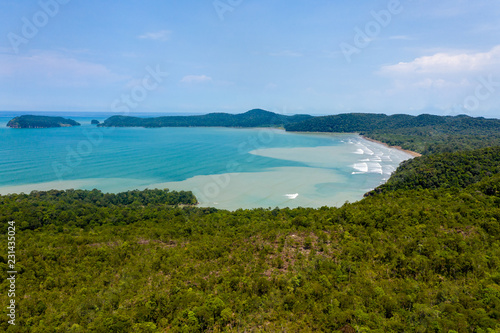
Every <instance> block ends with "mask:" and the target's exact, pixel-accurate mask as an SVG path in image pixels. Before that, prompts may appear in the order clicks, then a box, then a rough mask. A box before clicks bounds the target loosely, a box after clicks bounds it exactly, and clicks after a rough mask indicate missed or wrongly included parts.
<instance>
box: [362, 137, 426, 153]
mask: <svg viewBox="0 0 500 333" xmlns="http://www.w3.org/2000/svg"><path fill="white" fill-rule="evenodd" d="M360 136H361V137H362V138H363V139H365V140H368V141H371V142H375V143H378V144H381V145H384V146H386V147H388V148H394V149H397V150H399V151H403V152H405V153H407V154H410V155H411V156H413V157H420V156H422V154H419V153H417V152H414V151H411V150H407V149H403V148H401V147H400V146H390V145H388V144H387V143H385V142H382V141H378V140H375V139H371V138H367V137H366V136H364V135H360Z"/></svg>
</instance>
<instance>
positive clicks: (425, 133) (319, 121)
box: [285, 113, 500, 154]
mask: <svg viewBox="0 0 500 333" xmlns="http://www.w3.org/2000/svg"><path fill="white" fill-rule="evenodd" d="M285 128H286V130H287V131H297V132H304V131H307V132H339V133H342V132H358V133H360V134H362V135H365V136H367V137H369V138H372V139H375V140H379V141H382V142H384V143H387V144H389V145H391V146H401V147H402V148H404V149H408V150H412V151H416V152H418V153H421V154H431V153H441V152H453V151H459V150H471V149H478V148H483V147H492V146H500V120H499V119H485V118H473V117H469V116H466V115H460V116H454V117H452V116H435V115H428V114H423V115H419V116H411V115H402V114H399V115H392V116H387V115H384V114H367V113H349V114H340V115H334V116H325V117H316V118H312V119H307V120H305V121H303V122H300V123H293V124H288V125H286V126H285Z"/></svg>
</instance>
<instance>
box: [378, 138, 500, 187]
mask: <svg viewBox="0 0 500 333" xmlns="http://www.w3.org/2000/svg"><path fill="white" fill-rule="evenodd" d="M495 174H500V147H493V148H483V149H480V150H473V151H462V152H455V153H444V154H438V155H428V156H423V157H420V158H415V159H412V160H408V161H405V162H403V163H402V164H401V165H400V166H399V168H398V169H397V171H396V173H395V174H394V175H392V177H391V178H390V179H389V180H388V181H387V183H385V184H384V185H381V186H380V187H378V188H377V189H375V192H380V191H394V190H400V189H437V188H465V187H467V186H469V185H471V184H474V183H477V182H479V181H481V180H482V179H484V178H486V177H490V176H492V175H495ZM372 193H373V192H372Z"/></svg>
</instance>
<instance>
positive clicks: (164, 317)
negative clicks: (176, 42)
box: [0, 148, 500, 333]
mask: <svg viewBox="0 0 500 333" xmlns="http://www.w3.org/2000/svg"><path fill="white" fill-rule="evenodd" d="M453 161H456V165H453ZM497 161H498V148H493V149H483V150H478V151H473V152H467V153H460V154H443V155H436V156H429V157H423V158H417V159H414V160H413V161H412V162H408V163H407V164H406V165H404V166H402V167H401V168H400V169H398V171H397V172H396V174H395V175H394V176H393V180H391V181H392V182H393V184H396V185H394V187H392V188H388V189H387V190H385V191H383V192H382V193H378V194H374V195H373V196H370V197H368V198H365V199H364V200H362V201H360V202H357V203H353V204H345V205H344V206H342V207H340V208H326V207H325V208H321V209H316V210H315V209H304V208H298V209H281V210H280V209H256V210H238V211H236V212H228V211H219V210H216V209H203V208H196V207H192V206H187V207H179V206H176V205H178V204H180V203H184V204H191V203H193V202H195V199H194V198H193V197H192V195H191V194H190V193H188V192H180V193H177V192H168V191H159V190H153V191H144V192H140V191H132V192H127V193H124V194H118V195H108V194H102V193H101V192H99V191H51V192H33V193H32V194H30V195H10V196H0V202H1V205H0V223H2V226H3V228H2V232H3V235H4V236H3V237H4V238H6V237H7V235H6V234H5V232H6V230H7V222H8V221H11V220H14V221H16V228H17V229H16V230H17V235H16V242H17V243H16V251H17V252H16V256H17V257H16V258H17V263H16V269H17V270H18V271H19V273H18V276H17V288H18V289H17V290H16V294H17V297H16V302H17V305H18V317H17V325H16V326H15V327H13V326H9V325H8V323H7V320H8V318H7V316H6V311H7V309H6V307H5V306H4V307H2V309H3V310H2V313H3V314H2V315H0V330H2V331H6V332H57V331H61V332H165V331H171V332H221V331H227V332H244V331H247V332H250V331H255V332H264V331H265V332H284V331H287V332H380V333H382V332H464V333H465V332H498V331H500V195H499V193H500V192H499V190H500V177H499V176H500V173H498V163H497ZM447 170H450V171H451V172H448V171H447ZM468 173H470V175H471V176H470V177H468V176H465V175H468ZM425 178H431V179H433V178H435V179H436V181H435V182H431V183H423V185H421V186H420V187H421V188H419V186H417V185H416V184H417V181H419V180H423V179H425ZM455 178H456V180H455ZM398 184H399V185H398ZM468 184H470V185H468ZM5 253H6V252H4V254H1V253H0V265H2V267H3V269H2V271H3V272H4V273H3V274H4V276H3V278H2V279H1V280H0V284H1V286H2V288H3V289H2V290H7V288H8V286H7V284H8V282H7V280H6V277H7V276H6V275H5V272H6V270H7V269H6V268H7V265H6V263H7V257H6V254H5ZM8 301H9V299H8V298H7V293H2V294H1V296H0V302H1V303H2V304H7V302H8Z"/></svg>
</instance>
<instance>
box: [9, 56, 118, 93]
mask: <svg viewBox="0 0 500 333" xmlns="http://www.w3.org/2000/svg"><path fill="white" fill-rule="evenodd" d="M0 77H3V78H16V79H19V78H30V82H31V83H35V84H43V85H64V86H82V85H90V84H92V85H95V84H104V83H109V82H116V81H120V80H123V79H124V78H125V77H123V76H120V75H117V74H115V73H113V72H111V70H109V69H108V68H107V67H106V66H104V65H102V64H97V63H92V62H88V61H82V60H79V59H77V58H75V57H68V56H65V55H61V54H58V53H52V52H37V53H35V54H32V55H29V56H22V57H19V56H11V55H0Z"/></svg>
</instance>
